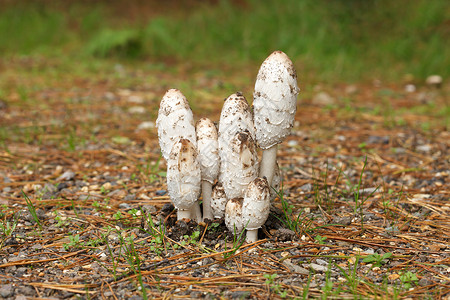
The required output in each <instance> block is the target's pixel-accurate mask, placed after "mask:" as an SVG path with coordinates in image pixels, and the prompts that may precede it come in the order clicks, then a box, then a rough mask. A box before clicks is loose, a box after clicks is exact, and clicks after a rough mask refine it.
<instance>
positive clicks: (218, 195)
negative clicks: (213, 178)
mask: <svg viewBox="0 0 450 300" xmlns="http://www.w3.org/2000/svg"><path fill="white" fill-rule="evenodd" d="M226 206H227V196H226V194H225V190H224V188H223V186H222V184H221V183H220V182H218V183H217V184H216V185H215V186H214V187H213V191H212V196H211V209H212V213H213V216H214V217H215V218H223V217H224V216H225V207H226Z"/></svg>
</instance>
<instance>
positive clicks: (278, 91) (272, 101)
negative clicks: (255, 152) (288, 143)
mask: <svg viewBox="0 0 450 300" xmlns="http://www.w3.org/2000/svg"><path fill="white" fill-rule="evenodd" d="M299 91H300V89H299V88H298V86H297V74H296V72H295V68H294V65H293V64H292V61H291V60H290V59H289V57H288V56H287V55H286V54H285V53H283V52H281V51H275V52H273V53H272V54H271V55H269V57H267V58H266V60H265V61H264V62H263V63H262V65H261V67H260V69H259V72H258V76H257V77H256V83H255V91H254V93H253V114H254V119H255V130H256V141H257V142H258V144H259V146H260V147H261V149H263V153H262V160H261V168H260V173H259V176H260V177H263V176H265V177H267V181H268V183H269V185H271V184H272V178H273V174H274V170H275V164H276V153H277V145H278V144H280V143H281V142H282V141H283V140H284V138H285V137H286V136H287V135H288V134H289V133H290V131H291V128H292V127H293V126H294V117H295V112H296V108H297V95H298V93H299Z"/></svg>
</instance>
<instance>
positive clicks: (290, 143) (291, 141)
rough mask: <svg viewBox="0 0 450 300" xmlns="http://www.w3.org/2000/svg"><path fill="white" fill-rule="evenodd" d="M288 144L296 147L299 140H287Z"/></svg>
mask: <svg viewBox="0 0 450 300" xmlns="http://www.w3.org/2000/svg"><path fill="white" fill-rule="evenodd" d="M287 144H288V146H289V147H296V146H298V141H296V140H290V141H288V142H287Z"/></svg>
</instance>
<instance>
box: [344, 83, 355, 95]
mask: <svg viewBox="0 0 450 300" xmlns="http://www.w3.org/2000/svg"><path fill="white" fill-rule="evenodd" d="M357 92H358V87H357V86H356V85H347V86H346V87H345V93H346V94H347V95H353V94H356V93H357Z"/></svg>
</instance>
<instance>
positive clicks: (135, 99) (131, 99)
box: [128, 95, 144, 104]
mask: <svg viewBox="0 0 450 300" xmlns="http://www.w3.org/2000/svg"><path fill="white" fill-rule="evenodd" d="M128 102H130V103H136V104H142V103H144V98H142V97H141V96H138V95H131V96H130V97H128Z"/></svg>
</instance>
